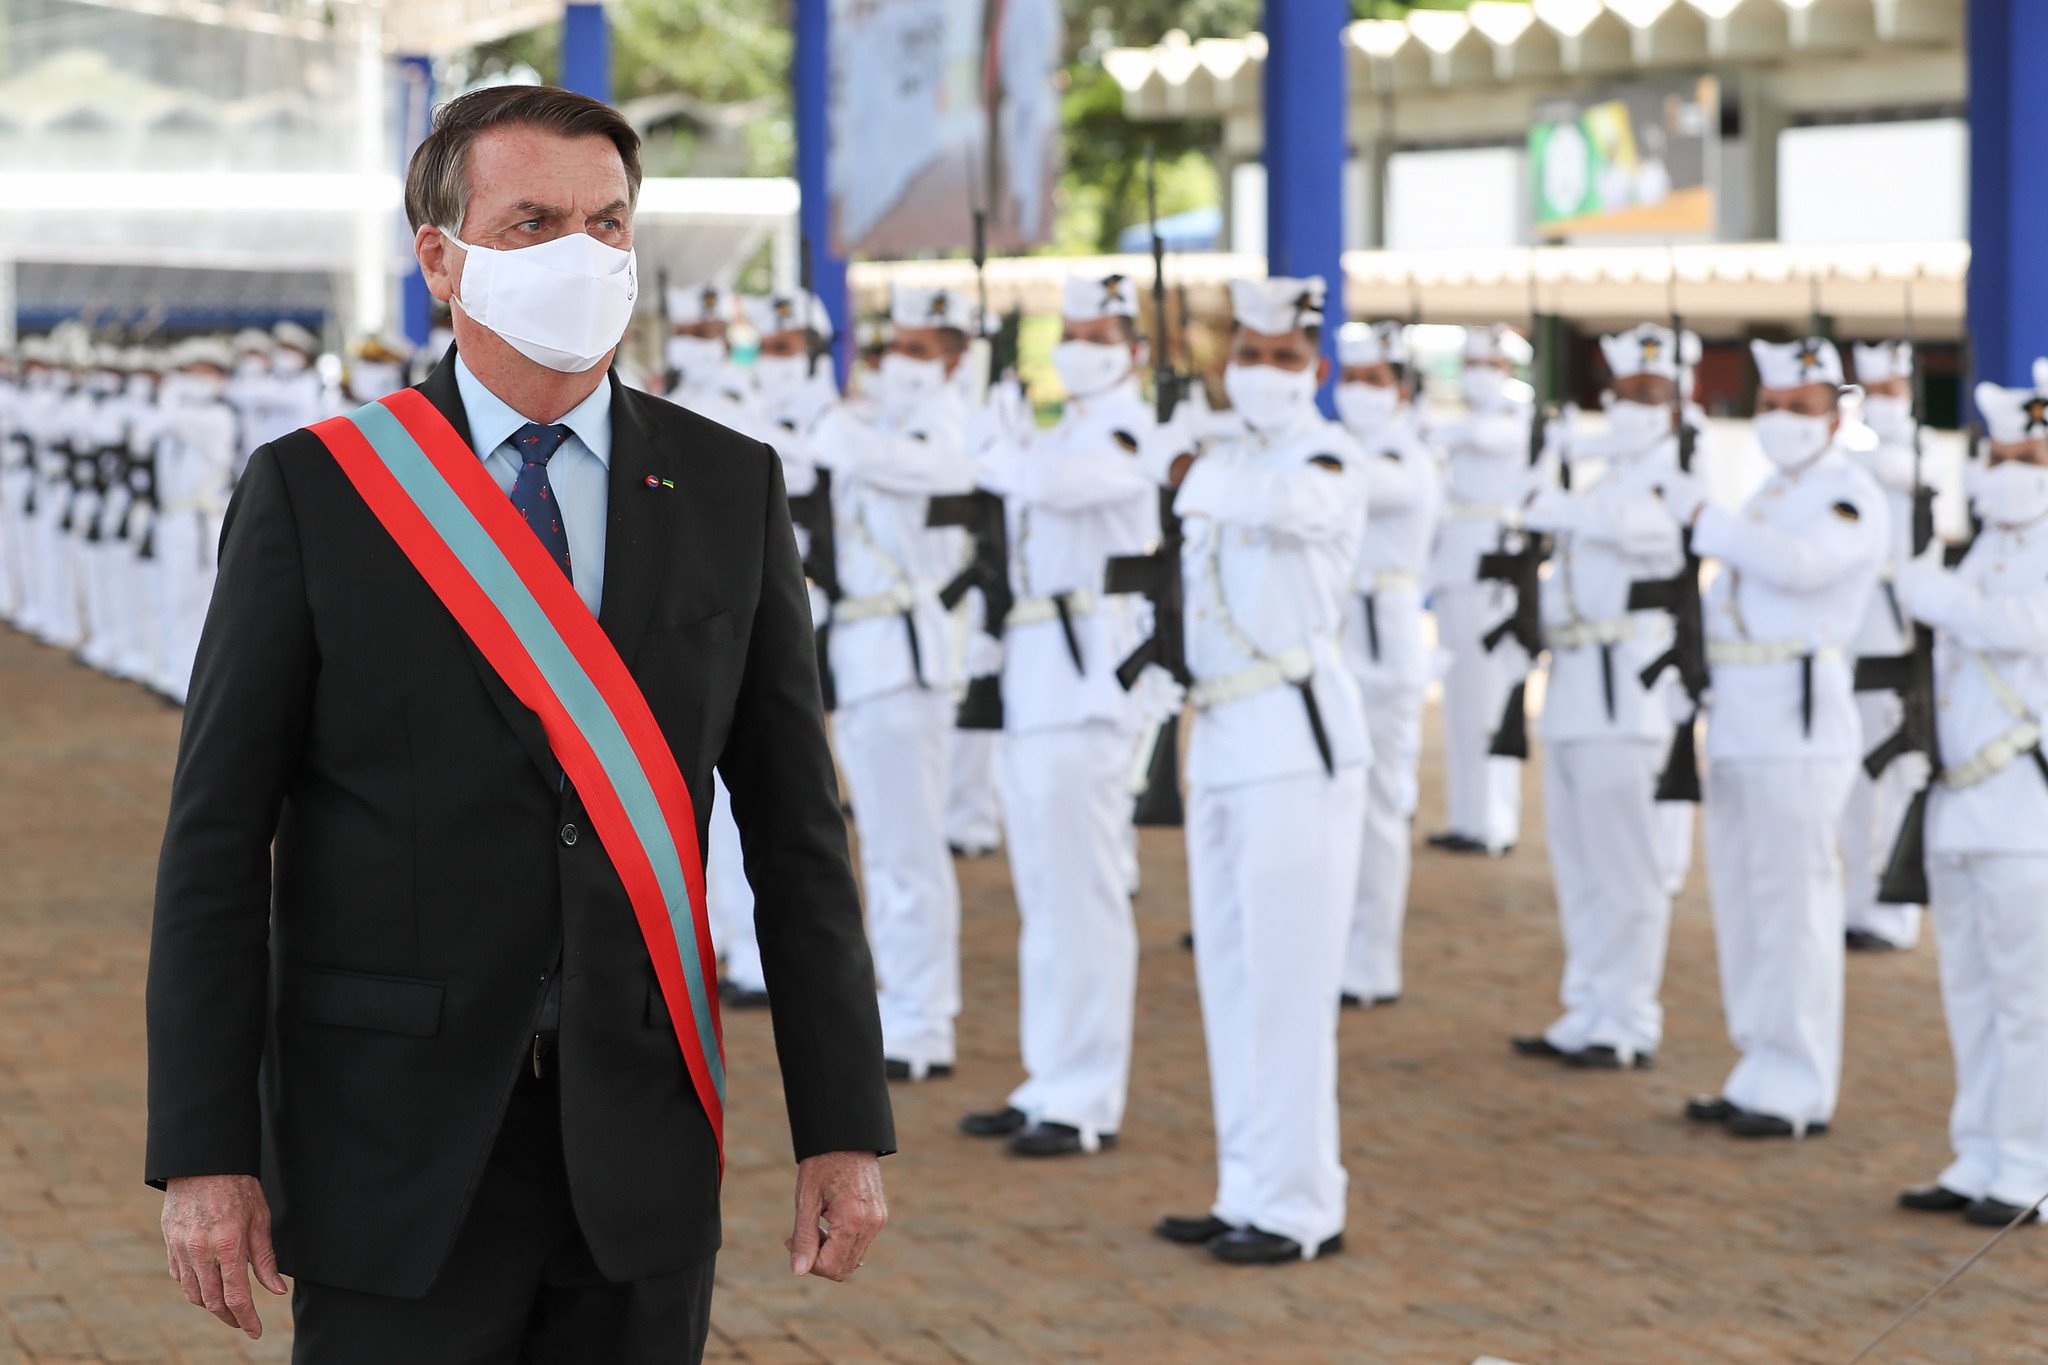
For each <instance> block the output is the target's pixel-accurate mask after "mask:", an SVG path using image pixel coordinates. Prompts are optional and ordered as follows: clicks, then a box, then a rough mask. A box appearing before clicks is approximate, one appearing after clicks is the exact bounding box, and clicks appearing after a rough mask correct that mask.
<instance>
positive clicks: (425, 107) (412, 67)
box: [398, 56, 439, 359]
mask: <svg viewBox="0 0 2048 1365" xmlns="http://www.w3.org/2000/svg"><path fill="white" fill-rule="evenodd" d="M433 119H434V59H433V58H431V57H416V56H406V57H400V58H399V59H398V173H399V174H400V175H401V176H402V175H404V174H405V168H406V166H407V165H409V164H410V163H411V161H412V154H413V151H414V149H416V148H417V147H418V146H419V145H420V143H421V142H423V141H425V140H426V136H427V132H428V130H429V129H430V128H431V127H432V126H433ZM399 227H400V228H401V229H403V228H404V227H405V223H404V221H403V220H402V219H401V220H400V223H399ZM410 258H411V250H410V246H409V245H408V249H407V251H406V253H405V256H404V257H402V258H401V259H410ZM398 313H399V321H400V325H401V326H402V327H403V328H404V330H405V339H406V340H407V341H410V342H411V343H412V344H413V346H414V347H416V348H417V347H420V346H424V345H426V344H427V334H428V333H429V332H431V331H432V330H433V327H434V296H433V295H432V294H429V293H428V292H427V279H426V276H424V275H422V274H420V267H419V262H417V261H414V262H413V264H412V265H411V266H410V267H408V268H407V270H406V272H405V277H404V280H403V282H402V283H401V284H400V285H399V310H398ZM435 358H436V359H439V357H438V356H437V357H435Z"/></svg>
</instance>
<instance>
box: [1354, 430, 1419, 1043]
mask: <svg viewBox="0 0 2048 1365" xmlns="http://www.w3.org/2000/svg"><path fill="white" fill-rule="evenodd" d="M1351 434H1352V435H1353V436H1354V437H1356V438H1357V440H1358V443H1359V445H1360V446H1361V447H1362V448H1363V449H1364V451H1365V483H1366V500H1367V502H1368V503H1369V504H1370V506H1371V508H1372V524H1371V526H1370V528H1369V529H1368V530H1367V532H1366V534H1365V535H1364V537H1363V538H1362V539H1361V540H1360V541H1359V547H1358V566H1357V570H1356V573H1355V574H1354V576H1353V578H1352V583H1351V592H1350V593H1349V595H1348V596H1347V597H1346V599H1345V603H1344V636H1343V644H1344V659H1345V662H1346V663H1347V664H1348V665H1349V666H1350V668H1351V671H1352V673H1353V674H1354V675H1355V676H1356V677H1357V679H1358V686H1359V690H1360V693H1361V694H1362V696H1363V698H1364V702H1365V718H1366V727H1367V729H1368V730H1369V731H1370V733H1371V736H1372V764H1371V766H1370V768H1369V769H1368V771H1367V775H1366V798H1365V824H1364V831H1365V835H1364V843H1363V845H1362V848H1361V853H1360V859H1359V877H1358V893H1357V897H1356V904H1355V905H1354V907H1353V909H1352V916H1351V939H1350V944H1349V946H1348V948H1347V950H1346V952H1345V958H1344V976H1343V991H1344V994H1347V995H1355V996H1357V997H1358V998H1359V999H1360V1000H1361V1001H1364V1002H1366V1003H1368V1004H1369V1003H1372V1002H1373V1001H1382V1000H1386V1001H1390V1000H1393V999H1394V998H1396V997H1398V996H1399V995H1400V994H1401V991H1402V975H1401V931H1402V928H1403V926H1404V924H1405V923H1406V921H1407V917H1408V879H1409V871H1410V866H1411V864H1412V862H1413V859H1414V849H1413V847H1412V840H1413V829H1412V823H1413V820H1414V817H1415V806H1416V799H1417V781H1416V770H1417V768H1418V767H1419V766H1420V764H1421V761H1422V711H1423V707H1424V705H1425V703H1426V701H1427V699H1428V696H1429V684H1430V682H1431V681H1432V679H1433V678H1434V676H1435V669H1434V668H1433V667H1432V666H1431V663H1430V654H1429V648H1428V645H1427V643H1426V641H1425V639H1424V636H1423V629H1422V593H1423V588H1422V584H1423V578H1424V575H1425V574H1426V573H1427V572H1428V567H1429V555H1430V545H1431V542H1432V540H1433V538H1434V537H1435V535H1436V529H1437V514H1438V512H1439V510H1440V509H1441V508H1442V505H1443V486H1442V480H1443V473H1442V470H1441V469H1440V468H1439V467H1438V463H1437V456H1436V452H1435V451H1433V450H1431V449H1430V448H1429V446H1427V445H1426V444H1424V443H1423V440H1422V438H1421V436H1420V434H1419V433H1418V432H1417V430H1416V427H1415V422H1414V419H1413V417H1412V416H1411V415H1410V414H1408V413H1406V412H1402V413H1399V414H1396V415H1395V416H1394V417H1392V418H1390V419H1389V420H1388V421H1387V422H1385V423H1384V424H1382V425H1380V426H1378V427H1376V428H1373V429H1371V430H1356V429H1354V430H1353V431H1352V433H1351Z"/></svg>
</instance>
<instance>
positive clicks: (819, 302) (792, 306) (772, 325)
mask: <svg viewBox="0 0 2048 1365" xmlns="http://www.w3.org/2000/svg"><path fill="white" fill-rule="evenodd" d="M740 308H741V310H742V311H743V312H745V313H746V315H747V325H748V326H750V327H752V328H753V329H754V330H755V331H757V332H759V333H760V334H761V335H762V336H764V337H765V336H774V335H775V334H776V333H777V332H806V331H807V332H816V333H817V334H818V335H819V336H821V337H826V338H829V337H831V335H832V315H831V314H829V313H827V312H826V311H825V301H824V300H823V299H821V298H819V297H818V296H817V295H816V294H813V293H810V292H808V291H806V290H802V289H785V290H777V291H776V292H775V293H773V294H749V295H747V296H746V297H745V298H743V299H741V300H740Z"/></svg>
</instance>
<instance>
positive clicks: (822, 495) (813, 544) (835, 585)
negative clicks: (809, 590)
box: [789, 469, 843, 711]
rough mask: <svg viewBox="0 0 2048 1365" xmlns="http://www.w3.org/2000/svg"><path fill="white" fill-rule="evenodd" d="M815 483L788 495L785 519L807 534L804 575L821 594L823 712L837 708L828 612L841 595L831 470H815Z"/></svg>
mask: <svg viewBox="0 0 2048 1365" xmlns="http://www.w3.org/2000/svg"><path fill="white" fill-rule="evenodd" d="M817 480H818V481H817V482H816V483H814V484H812V485H811V491H810V492H808V493H796V494H792V495H791V496H790V499H789V518H790V520H791V521H793V522H795V523H796V524H797V525H798V526H801V527H803V528H804V530H805V531H806V532H807V533H808V537H807V538H808V540H809V542H810V543H809V544H808V545H807V546H806V547H805V550H804V577H805V578H808V579H810V580H811V582H813V583H815V584H817V585H818V591H819V592H821V593H823V594H824V595H825V602H826V606H827V610H826V613H825V621H824V624H822V625H820V626H819V627H818V632H817V635H818V687H819V690H820V691H821V692H822V693H823V695H824V699H825V709H826V710H827V711H831V710H835V709H837V707H838V705H839V689H838V687H837V686H836V685H835V684H834V682H833V678H832V660H831V649H832V613H831V610H830V608H831V607H832V606H834V605H837V603H838V601H839V599H840V597H841V596H843V594H842V593H841V592H840V589H839V531H838V527H837V525H836V523H835V522H834V521H833V519H832V471H831V470H829V469H820V470H818V471H817Z"/></svg>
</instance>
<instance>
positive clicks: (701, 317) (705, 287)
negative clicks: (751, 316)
mask: <svg viewBox="0 0 2048 1365" xmlns="http://www.w3.org/2000/svg"><path fill="white" fill-rule="evenodd" d="M664 302H666V303H667V304H668V320H669V323H670V324H671V325H672V326H676V327H695V326H697V325H699V324H700V323H706V322H727V321H730V320H731V316H732V298H731V296H730V295H728V294H727V293H726V292H725V290H723V289H721V288H719V287H718V286H717V285H715V284H713V283H711V282H710V281H709V280H706V281H705V282H704V283H703V284H693V285H670V286H669V288H668V292H667V294H666V296H665V298H664Z"/></svg>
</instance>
